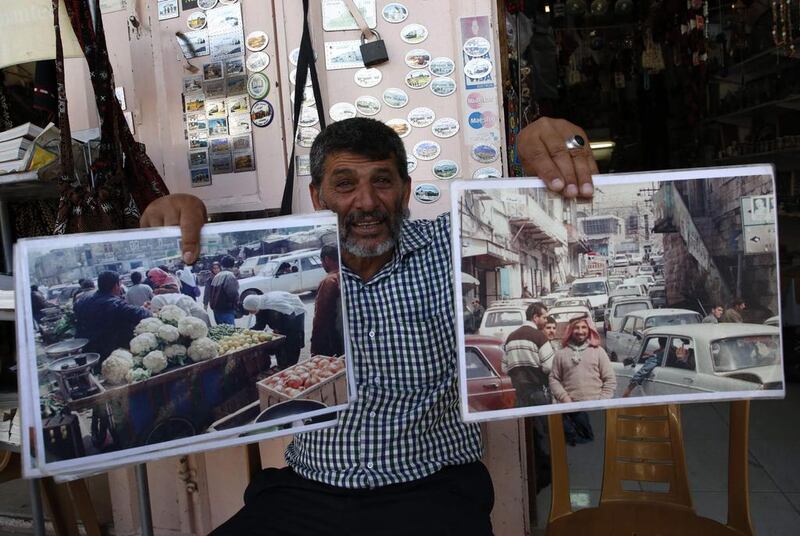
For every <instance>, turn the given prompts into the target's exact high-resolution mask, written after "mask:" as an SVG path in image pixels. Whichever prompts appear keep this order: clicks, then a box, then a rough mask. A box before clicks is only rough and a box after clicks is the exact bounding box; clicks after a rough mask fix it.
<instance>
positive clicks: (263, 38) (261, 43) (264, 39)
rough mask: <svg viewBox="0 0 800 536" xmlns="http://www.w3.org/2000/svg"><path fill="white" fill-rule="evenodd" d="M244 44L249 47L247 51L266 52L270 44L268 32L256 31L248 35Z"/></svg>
mask: <svg viewBox="0 0 800 536" xmlns="http://www.w3.org/2000/svg"><path fill="white" fill-rule="evenodd" d="M244 44H245V46H246V47H247V50H250V51H252V52H258V51H259V50H264V49H265V48H267V45H268V44H269V36H268V35H267V33H266V32H262V31H261V30H256V31H255V32H250V33H249V34H247V39H245V41H244Z"/></svg>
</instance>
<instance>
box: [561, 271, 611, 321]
mask: <svg viewBox="0 0 800 536" xmlns="http://www.w3.org/2000/svg"><path fill="white" fill-rule="evenodd" d="M569 295H570V296H571V297H585V298H587V299H588V300H589V303H591V305H592V314H593V315H594V319H595V320H598V319H602V318H603V314H604V313H605V308H606V305H607V304H608V283H607V282H606V279H605V278H604V277H584V278H582V279H576V280H575V281H573V282H572V288H571V289H570V293H569Z"/></svg>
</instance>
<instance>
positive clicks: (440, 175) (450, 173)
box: [433, 160, 458, 180]
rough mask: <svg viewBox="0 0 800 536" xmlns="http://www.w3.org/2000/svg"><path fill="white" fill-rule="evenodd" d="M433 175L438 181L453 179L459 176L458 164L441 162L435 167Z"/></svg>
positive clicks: (447, 161) (448, 161)
mask: <svg viewBox="0 0 800 536" xmlns="http://www.w3.org/2000/svg"><path fill="white" fill-rule="evenodd" d="M433 175H434V176H435V177H436V178H437V179H442V180H449V179H452V178H453V177H455V176H456V175H458V164H457V163H456V162H455V161H453V160H439V161H438V162H436V163H435V164H434V165H433Z"/></svg>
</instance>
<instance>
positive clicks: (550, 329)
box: [544, 322, 556, 341]
mask: <svg viewBox="0 0 800 536" xmlns="http://www.w3.org/2000/svg"><path fill="white" fill-rule="evenodd" d="M544 334H545V335H547V340H548V341H552V340H553V339H555V338H556V325H555V324H553V323H552V322H548V323H547V324H545V325H544Z"/></svg>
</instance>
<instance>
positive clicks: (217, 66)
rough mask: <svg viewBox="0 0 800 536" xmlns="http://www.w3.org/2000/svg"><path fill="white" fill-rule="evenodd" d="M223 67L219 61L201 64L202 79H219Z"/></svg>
mask: <svg viewBox="0 0 800 536" xmlns="http://www.w3.org/2000/svg"><path fill="white" fill-rule="evenodd" d="M223 72H224V71H223V67H222V62H221V61H214V62H211V63H205V64H203V80H205V81H206V82H207V81H209V80H219V79H220V78H222V76H223Z"/></svg>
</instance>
